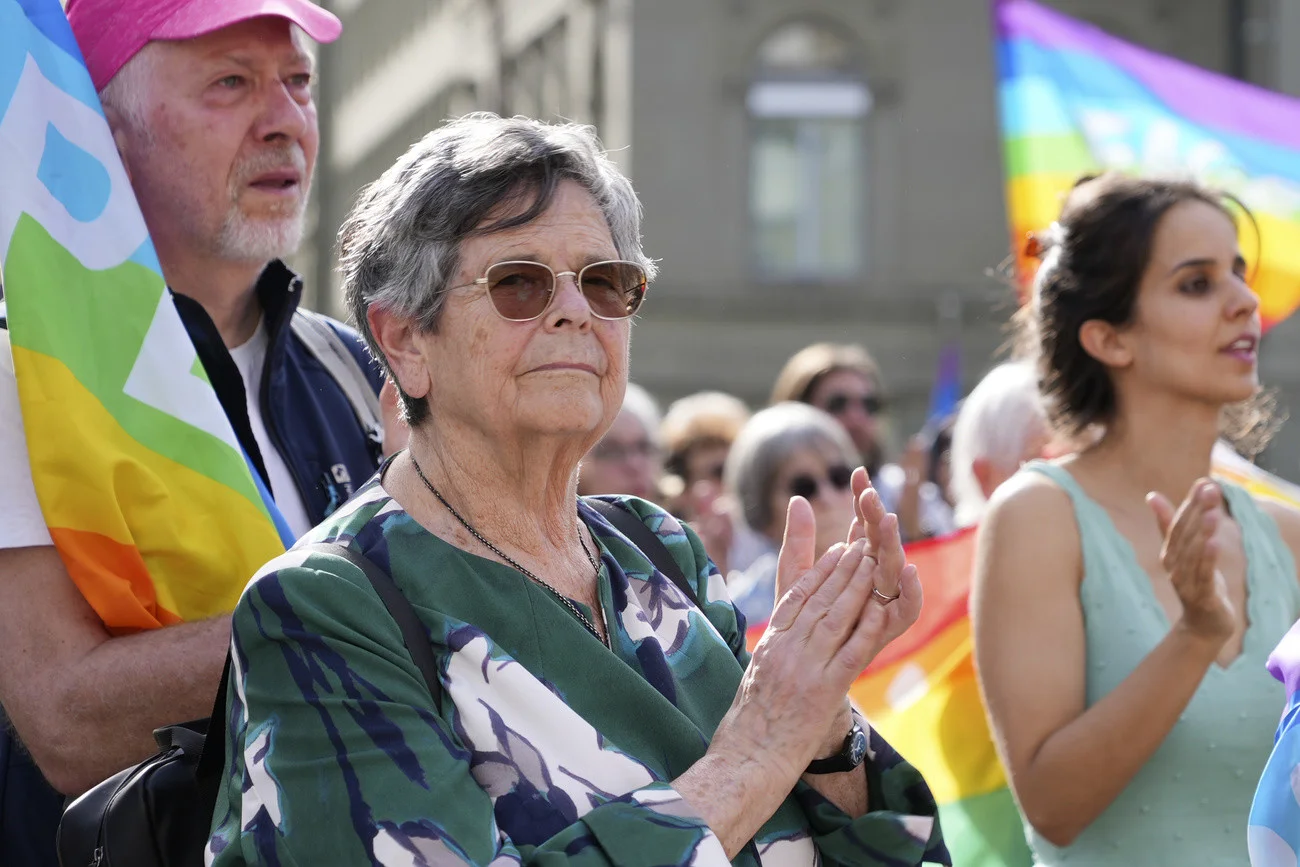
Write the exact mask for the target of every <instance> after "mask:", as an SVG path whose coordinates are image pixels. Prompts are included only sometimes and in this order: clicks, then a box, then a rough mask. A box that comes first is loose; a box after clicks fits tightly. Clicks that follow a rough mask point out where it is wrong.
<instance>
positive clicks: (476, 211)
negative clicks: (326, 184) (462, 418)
mask: <svg viewBox="0 0 1300 867" xmlns="http://www.w3.org/2000/svg"><path fill="white" fill-rule="evenodd" d="M566 180H572V181H576V182H577V183H578V184H580V185H581V186H582V187H583V188H584V189H585V190H587V192H589V193H590V194H591V196H592V198H593V199H595V201H596V205H597V207H599V208H600V210H601V213H602V214H603V215H604V217H605V222H606V223H608V225H609V231H610V235H611V236H612V237H613V240H614V247H615V249H617V250H618V255H619V256H620V257H621V258H623V259H626V260H628V261H632V262H637V263H639V264H640V265H641V266H642V267H644V268H645V270H646V274H647V276H648V277H650V278H652V279H653V277H654V275H655V270H656V269H655V265H654V262H653V261H652V260H651V259H649V258H648V257H647V256H646V255H645V253H644V251H643V250H642V249H641V203H640V201H639V200H638V199H637V197H636V193H635V191H633V189H632V183H631V182H630V181H629V180H628V179H627V178H626V177H624V175H623V174H622V173H621V172H619V170H618V168H617V167H616V166H615V165H614V163H613V162H612V161H610V159H609V158H608V157H607V156H606V155H605V152H604V150H603V149H602V148H601V144H600V140H599V139H598V138H597V137H596V133H595V130H593V129H592V128H591V127H589V126H581V125H578V124H547V123H542V122H541V121H537V120H532V119H530V118H526V117H513V118H501V117H498V116H497V115H495V114H491V113H487V112H475V113H473V114H467V115H465V116H464V117H461V118H458V119H456V120H453V121H451V122H450V123H448V124H446V125H445V126H443V127H441V128H439V129H436V130H434V131H433V132H431V133H429V134H428V135H426V136H425V137H424V138H423V139H421V140H420V141H419V142H417V143H416V144H415V145H413V146H412V147H411V148H410V150H408V151H407V152H406V153H405V154H404V155H403V156H402V157H401V158H400V159H398V161H397V162H396V163H395V164H394V165H393V166H392V167H391V168H390V169H388V171H386V172H384V174H383V175H382V176H381V177H380V178H379V180H377V181H375V182H374V183H372V184H370V186H368V187H366V188H365V189H364V190H362V192H361V195H360V196H359V198H358V200H357V203H356V205H355V206H354V207H353V209H352V212H351V214H349V215H348V218H347V220H346V221H345V222H344V224H343V228H342V229H341V230H340V232H339V259H340V271H341V272H342V276H343V295H344V298H345V299H346V300H347V305H348V309H349V310H350V311H351V314H352V318H353V320H354V322H355V323H356V326H357V328H358V329H360V331H361V333H362V335H364V337H365V338H366V343H367V344H369V346H370V351H371V353H372V354H373V355H374V356H375V358H377V359H378V360H379V362H380V364H382V365H383V367H384V369H385V371H386V372H387V373H388V375H389V377H390V378H393V374H392V369H391V368H390V366H389V364H388V360H387V359H386V358H385V357H384V354H383V352H382V351H381V350H380V348H379V346H378V344H377V343H376V342H375V336H374V334H372V333H371V331H370V323H369V321H368V319H367V316H366V314H367V312H368V311H369V310H370V308H371V307H372V306H374V307H377V308H379V309H382V310H387V311H389V312H391V313H393V314H394V315H396V316H400V317H402V318H404V319H407V320H410V321H411V322H413V323H415V325H416V327H417V328H418V329H420V330H421V331H423V332H425V333H429V332H434V331H436V330H437V327H438V322H439V317H440V314H441V313H442V308H443V304H444V303H445V301H446V296H447V292H448V291H449V290H450V289H451V288H452V286H451V281H452V280H453V279H455V277H456V274H457V272H458V270H459V269H460V264H461V263H460V250H461V243H462V242H463V241H464V240H465V239H467V238H470V237H473V236H476V235H484V234H489V233H492V232H499V231H504V230H507V229H512V228H515V227H518V226H523V225H526V224H528V223H530V222H532V221H533V220H535V219H537V218H538V217H539V216H541V215H542V214H543V213H545V212H546V209H547V208H548V207H549V206H550V203H551V201H552V199H553V198H554V196H555V191H556V188H557V187H558V186H559V184H560V183H561V182H562V181H566ZM501 205H512V206H514V207H515V210H516V211H517V212H516V213H514V214H513V215H510V216H503V217H501V218H499V219H494V220H493V222H492V223H491V224H490V225H486V226H485V225H483V222H484V220H486V219H487V218H488V216H489V214H490V213H492V212H493V210H494V209H496V208H497V207H498V206H501ZM394 381H396V380H395V378H394ZM399 393H400V389H399ZM401 398H402V404H403V409H404V411H405V413H406V415H407V418H408V419H409V420H410V421H411V423H412V424H418V423H419V422H420V421H423V420H424V418H425V417H426V416H427V415H428V403H427V402H426V401H425V400H423V399H415V398H412V397H410V396H409V395H406V394H402V395H401Z"/></svg>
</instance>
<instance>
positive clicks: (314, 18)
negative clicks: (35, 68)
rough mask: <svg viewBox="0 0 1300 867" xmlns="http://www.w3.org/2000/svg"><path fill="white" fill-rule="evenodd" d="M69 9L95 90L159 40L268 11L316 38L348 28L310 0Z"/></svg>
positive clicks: (95, 4)
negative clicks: (144, 49) (142, 49)
mask: <svg viewBox="0 0 1300 867" xmlns="http://www.w3.org/2000/svg"><path fill="white" fill-rule="evenodd" d="M67 13H68V22H69V23H70V24H71V25H72V33H73V35H74V36H76V37H77V45H79V46H80V47H81V53H82V55H83V56H85V58H86V68H87V69H89V70H90V78H91V81H93V82H94V83H95V89H96V90H103V88H104V85H106V84H108V82H109V81H111V80H112V78H113V76H114V75H117V71H118V70H119V69H121V68H122V67H123V66H124V65H125V64H126V62H127V61H128V60H130V59H131V58H132V57H135V55H136V54H137V53H138V52H139V51H140V49H141V48H144V47H145V45H146V44H148V43H149V42H152V41H153V40H155V39H193V38H194V37H196V36H202V35H204V34H205V33H211V32H213V31H214V30H220V29H221V28H223V27H229V26H230V25H231V24H238V23H239V22H240V21H247V20H248V19H250V18H258V17H260V16H263V15H276V16H279V17H281V18H288V19H289V20H290V21H292V22H293V23H294V24H297V25H298V26H299V27H301V28H302V29H303V30H304V31H306V33H307V35H308V36H310V37H311V38H312V39H314V40H316V41H317V42H333V41H334V40H335V39H338V38H339V34H340V33H342V32H343V24H342V23H341V22H340V21H339V19H338V18H336V17H335V16H334V15H333V13H331V12H328V11H326V10H324V9H322V8H321V7H319V6H317V5H316V4H315V3H311V2H308V0H68V5H67Z"/></svg>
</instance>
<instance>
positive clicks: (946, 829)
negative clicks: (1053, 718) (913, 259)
mask: <svg viewBox="0 0 1300 867" xmlns="http://www.w3.org/2000/svg"><path fill="white" fill-rule="evenodd" d="M1214 475H1215V476H1216V477H1218V478H1223V479H1227V480H1228V481H1231V482H1235V483H1236V484H1238V485H1241V486H1242V487H1244V488H1246V489H1247V490H1248V491H1250V492H1251V493H1252V494H1255V495H1256V496H1263V497H1271V498H1273V499H1278V500H1281V501H1282V502H1286V503H1290V504H1292V505H1295V506H1297V507H1300V487H1296V486H1295V485H1292V484H1291V483H1289V482H1286V481H1283V480H1282V479H1279V478H1277V477H1276V476H1273V475H1270V474H1269V473H1266V472H1264V471H1263V470H1261V469H1259V468H1258V467H1256V466H1255V465H1253V464H1251V463H1249V462H1248V461H1246V460H1244V459H1243V458H1241V457H1239V456H1238V455H1237V454H1236V452H1234V451H1233V450H1232V449H1231V448H1229V447H1228V446H1226V445H1223V444H1220V445H1218V446H1216V448H1215V450H1214ZM907 555H908V559H909V561H910V562H912V563H915V564H916V566H917V569H918V571H919V572H920V575H921V581H922V583H923V586H924V588H925V605H924V607H923V609H922V611H921V616H920V618H919V619H918V620H917V622H916V623H915V624H913V625H912V628H911V629H909V630H908V631H907V632H905V633H903V635H902V636H900V637H899V638H898V639H897V640H896V641H894V642H893V643H892V644H890V645H888V646H887V647H885V649H884V650H882V651H881V652H880V654H879V655H878V656H877V657H876V658H875V659H874V660H873V661H872V663H871V665H870V666H868V667H867V669H866V670H865V671H863V672H862V675H861V676H860V677H859V678H858V679H857V681H856V682H854V684H853V687H852V688H851V689H850V691H849V696H850V697H851V698H852V699H853V701H854V703H855V704H856V705H857V706H858V708H859V709H861V711H862V712H863V713H864V714H866V716H867V718H868V719H869V720H870V721H871V724H872V725H873V726H875V727H876V730H877V731H879V732H880V733H881V735H883V736H884V737H885V739H886V740H888V741H889V742H890V743H891V744H892V745H893V746H894V747H895V748H896V749H897V750H898V751H899V753H901V754H902V755H903V756H905V757H906V758H907V760H908V761H910V762H911V763H912V764H913V765H915V766H916V767H917V768H918V769H919V770H920V771H921V773H922V774H924V775H925V779H926V782H928V783H929V784H930V789H931V791H932V792H933V793H934V797H935V800H936V801H937V802H938V804H939V822H940V825H941V827H942V828H943V836H944V840H945V841H946V842H947V844H948V851H949V852H950V853H951V854H952V863H953V867H1030V865H1032V864H1033V857H1032V855H1031V854H1030V851H1029V847H1028V846H1027V845H1026V843H1025V837H1024V830H1023V824H1022V822H1021V819H1020V814H1019V811H1018V810H1017V808H1016V803H1015V799H1014V798H1013V797H1012V795H1011V792H1010V790H1009V789H1008V787H1007V777H1006V772H1005V771H1004V769H1003V767H1002V763H1001V760H1000V759H999V758H998V756H997V752H996V750H995V748H994V746H993V737H992V735H991V734H990V731H989V725H988V718H987V716H986V714H985V711H984V703H983V700H982V699H981V697H980V693H979V685H978V683H977V681H976V679H975V666H974V657H973V650H974V648H973V644H972V639H971V622H970V616H969V612H968V610H967V600H968V597H969V595H970V584H971V578H972V576H973V572H974V563H975V530H974V529H968V530H962V531H960V532H958V533H956V534H954V535H952V536H948V537H945V538H942V539H931V540H927V541H924V542H916V543H913V544H911V545H908V546H907ZM766 627H767V624H766V623H761V624H757V625H755V626H752V627H750V628H749V630H748V631H747V635H746V640H747V642H748V644H749V647H750V649H751V650H752V649H753V648H754V646H755V645H756V644H757V643H758V639H759V638H761V637H762V635H763V630H764V629H765V628H766ZM1283 701H1284V696H1283V694H1282V690H1281V689H1279V691H1278V708H1279V710H1280V709H1281V708H1282V704H1283ZM1297 722H1300V715H1297ZM1297 728H1298V729H1300V725H1297ZM1289 772H1290V768H1289V767H1288V769H1287V773H1289ZM1288 779H1289V777H1288ZM1297 839H1300V837H1297Z"/></svg>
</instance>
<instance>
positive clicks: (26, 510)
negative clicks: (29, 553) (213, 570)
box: [0, 323, 312, 548]
mask: <svg viewBox="0 0 1300 867" xmlns="http://www.w3.org/2000/svg"><path fill="white" fill-rule="evenodd" d="M268 343H269V341H268V338H267V334H266V329H265V327H264V326H263V325H261V324H260V323H259V325H258V327H257V332H256V333H255V334H254V335H253V337H252V339H250V340H249V341H248V342H247V343H245V344H244V345H243V346H240V347H238V348H236V349H233V350H231V353H230V354H231V357H232V358H234V360H235V364H236V365H237V366H238V367H239V372H240V375H241V376H242V377H243V380H244V392H245V394H246V395H247V401H248V417H249V421H250V423H251V424H252V428H253V437H254V439H256V440H257V447H258V450H259V451H261V453H262V460H263V462H264V463H265V464H266V471H267V473H268V474H269V475H270V477H271V489H272V493H273V495H274V496H275V503H276V505H277V506H278V507H279V508H280V512H281V513H282V514H283V515H284V519H285V521H286V522H287V523H288V524H289V529H290V530H291V531H292V532H293V534H294V535H295V536H301V535H302V534H303V533H305V532H307V530H309V529H311V526H312V522H311V519H310V518H309V517H308V516H307V508H306V506H305V505H304V504H303V500H302V494H300V493H299V492H298V487H297V485H295V484H294V481H293V477H292V476H291V475H289V468H288V466H286V465H285V462H284V458H283V457H281V456H280V453H279V452H278V451H277V450H276V449H275V447H274V445H273V444H272V443H271V440H270V437H269V436H268V435H267V433H266V424H265V423H264V422H263V420H262V411H261V408H260V404H261V401H260V397H261V384H262V367H263V365H264V364H265V362H266V351H267V346H268ZM0 491H3V492H4V494H3V496H0V548H30V547H36V546H40V545H52V544H54V542H53V540H52V539H51V538H50V531H49V529H48V528H47V527H46V526H45V517H44V515H42V514H41V505H40V502H39V501H38V500H37V499H36V487H35V485H34V484H33V483H32V470H31V462H30V460H29V458H28V454H27V437H26V434H25V432H24V430H23V416H22V410H21V408H20V407H19V405H18V380H17V378H16V377H15V375H14V362H13V352H12V350H11V349H10V344H9V332H8V331H6V330H5V329H3V328H0Z"/></svg>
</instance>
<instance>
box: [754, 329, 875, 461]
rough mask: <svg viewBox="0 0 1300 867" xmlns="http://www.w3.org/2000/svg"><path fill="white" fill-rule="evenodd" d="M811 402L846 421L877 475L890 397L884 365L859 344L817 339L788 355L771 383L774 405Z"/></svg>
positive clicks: (839, 420)
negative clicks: (886, 392)
mask: <svg viewBox="0 0 1300 867" xmlns="http://www.w3.org/2000/svg"><path fill="white" fill-rule="evenodd" d="M787 400H793V401H798V402H800V403H807V404H811V405H812V406H815V407H817V408H818V409H820V410H823V411H825V412H827V413H829V414H830V415H831V416H832V417H834V419H835V420H836V421H837V422H839V423H840V425H842V426H843V428H844V430H845V431H846V432H847V433H848V435H849V437H850V438H852V440H853V445H854V446H855V447H856V448H857V450H858V454H859V455H860V456H861V458H860V460H861V461H862V465H863V466H865V467H866V468H867V473H868V474H869V475H870V476H871V478H873V479H874V478H875V477H876V476H877V475H878V474H879V473H880V469H881V467H883V466H884V463H885V445H886V434H887V430H886V426H885V424H884V414H885V409H886V402H885V396H884V388H883V386H882V385H881V377H880V366H879V365H878V364H876V360H875V359H874V358H872V357H871V355H870V354H869V353H868V352H867V351H866V350H865V349H863V348H862V347H861V346H858V345H856V344H839V343H814V344H813V345H811V346H806V347H804V348H803V349H801V350H799V351H798V352H796V353H795V354H794V355H793V356H791V357H790V360H789V361H787V362H786V363H785V367H783V368H782V369H781V372H780V373H779V374H778V375H777V377H776V382H775V384H774V385H773V386H772V398H771V403H772V404H773V405H775V404H778V403H782V402H784V401H787Z"/></svg>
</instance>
